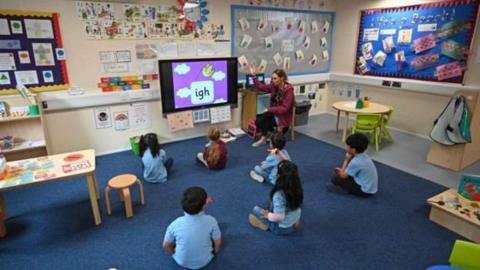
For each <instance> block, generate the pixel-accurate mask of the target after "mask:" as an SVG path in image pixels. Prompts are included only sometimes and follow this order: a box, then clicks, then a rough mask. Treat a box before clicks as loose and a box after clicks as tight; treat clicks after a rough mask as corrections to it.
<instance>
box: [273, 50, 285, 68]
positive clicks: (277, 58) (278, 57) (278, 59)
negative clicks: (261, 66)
mask: <svg viewBox="0 0 480 270" xmlns="http://www.w3.org/2000/svg"><path fill="white" fill-rule="evenodd" d="M273 61H274V62H275V64H276V65H277V66H280V65H281V64H282V63H283V58H282V56H281V55H280V53H278V52H277V53H276V54H275V55H273Z"/></svg>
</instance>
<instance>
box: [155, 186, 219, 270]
mask: <svg viewBox="0 0 480 270" xmlns="http://www.w3.org/2000/svg"><path fill="white" fill-rule="evenodd" d="M207 202H208V197H207V192H206V191H205V190H204V189H203V188H201V187H190V188H188V189H187V190H185V192H184V193H183V197H182V208H183V211H184V216H182V217H179V218H177V219H175V220H174V221H173V222H172V223H171V224H170V225H169V226H168V228H167V232H166V233H165V238H164V240H163V248H164V249H165V250H166V251H167V252H168V254H169V255H171V256H172V257H173V259H174V260H175V261H176V262H177V263H178V264H179V265H180V266H182V267H186V268H189V269H199V268H202V267H204V266H205V265H207V264H208V263H209V262H210V260H212V258H213V256H214V254H217V253H218V251H219V250H220V245H221V242H222V240H221V232H220V228H219V227H218V223H217V221H216V220H215V218H214V217H212V216H210V215H206V214H205V213H204V210H205V206H206V204H207Z"/></svg>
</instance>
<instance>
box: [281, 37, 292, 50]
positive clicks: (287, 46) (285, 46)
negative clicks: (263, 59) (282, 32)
mask: <svg viewBox="0 0 480 270" xmlns="http://www.w3.org/2000/svg"><path fill="white" fill-rule="evenodd" d="M294 48H295V42H294V40H293V39H285V40H282V52H293V49H294Z"/></svg>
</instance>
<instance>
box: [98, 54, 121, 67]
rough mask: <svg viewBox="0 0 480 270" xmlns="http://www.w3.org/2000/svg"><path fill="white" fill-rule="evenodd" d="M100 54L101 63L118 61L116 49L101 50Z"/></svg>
mask: <svg viewBox="0 0 480 270" xmlns="http://www.w3.org/2000/svg"><path fill="white" fill-rule="evenodd" d="M98 54H99V57H100V63H101V64H106V63H115V62H117V57H116V56H115V52H114V51H101V52H99V53H98Z"/></svg>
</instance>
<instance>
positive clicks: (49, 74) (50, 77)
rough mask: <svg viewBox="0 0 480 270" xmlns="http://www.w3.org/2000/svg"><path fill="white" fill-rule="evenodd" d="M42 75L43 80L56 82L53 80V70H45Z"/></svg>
mask: <svg viewBox="0 0 480 270" xmlns="http://www.w3.org/2000/svg"><path fill="white" fill-rule="evenodd" d="M42 75H43V82H46V83H52V82H54V80H53V72H52V71H51V70H44V71H42Z"/></svg>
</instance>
